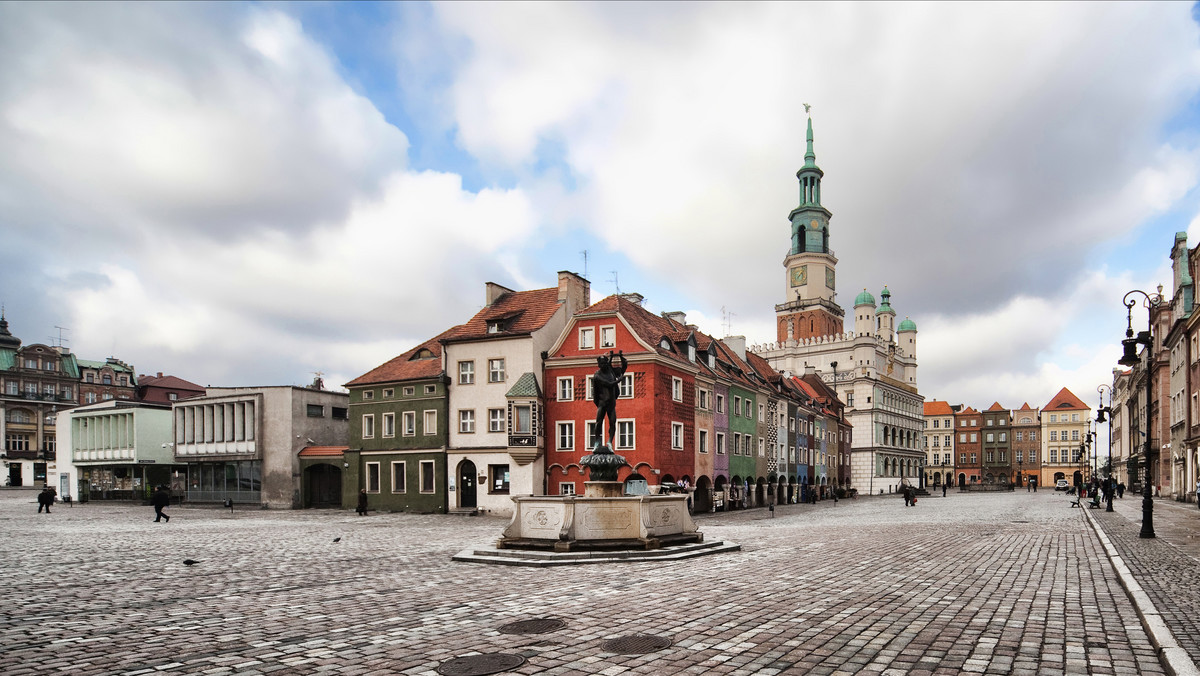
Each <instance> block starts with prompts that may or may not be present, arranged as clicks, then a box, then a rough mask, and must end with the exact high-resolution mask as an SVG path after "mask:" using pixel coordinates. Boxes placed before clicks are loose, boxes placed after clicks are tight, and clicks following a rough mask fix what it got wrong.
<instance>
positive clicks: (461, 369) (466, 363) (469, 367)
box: [458, 359, 475, 385]
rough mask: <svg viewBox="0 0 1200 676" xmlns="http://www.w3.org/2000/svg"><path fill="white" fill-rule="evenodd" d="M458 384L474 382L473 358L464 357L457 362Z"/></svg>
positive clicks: (472, 383) (471, 383)
mask: <svg viewBox="0 0 1200 676" xmlns="http://www.w3.org/2000/svg"><path fill="white" fill-rule="evenodd" d="M458 384H459V385H474V384H475V360H474V359H464V360H463V361H460V362H458Z"/></svg>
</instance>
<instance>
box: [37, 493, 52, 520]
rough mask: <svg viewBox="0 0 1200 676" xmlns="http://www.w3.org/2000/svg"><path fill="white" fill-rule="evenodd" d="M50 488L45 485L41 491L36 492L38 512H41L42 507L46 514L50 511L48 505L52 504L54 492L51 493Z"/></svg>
mask: <svg viewBox="0 0 1200 676" xmlns="http://www.w3.org/2000/svg"><path fill="white" fill-rule="evenodd" d="M50 490H51V489H50V487H49V486H46V487H45V488H43V489H42V492H41V493H38V514H41V513H42V509H43V508H44V509H45V510H46V513H47V514H49V513H50V505H53V504H54V493H51V492H50Z"/></svg>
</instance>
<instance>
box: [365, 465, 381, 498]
mask: <svg viewBox="0 0 1200 676" xmlns="http://www.w3.org/2000/svg"><path fill="white" fill-rule="evenodd" d="M366 470H367V471H366V472H364V473H363V474H364V476H363V487H364V488H366V489H367V492H368V493H370V494H372V495H375V494H377V493H379V487H380V485H381V484H382V483H383V477H381V476H379V470H380V467H379V463H378V462H368V463H367V464H366ZM372 471H373V472H374V478H375V487H374V488H371V477H372Z"/></svg>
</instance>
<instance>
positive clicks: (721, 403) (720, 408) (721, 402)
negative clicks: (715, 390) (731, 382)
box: [717, 394, 725, 413]
mask: <svg viewBox="0 0 1200 676" xmlns="http://www.w3.org/2000/svg"><path fill="white" fill-rule="evenodd" d="M724 412H725V395H723V394H718V395H717V413H724Z"/></svg>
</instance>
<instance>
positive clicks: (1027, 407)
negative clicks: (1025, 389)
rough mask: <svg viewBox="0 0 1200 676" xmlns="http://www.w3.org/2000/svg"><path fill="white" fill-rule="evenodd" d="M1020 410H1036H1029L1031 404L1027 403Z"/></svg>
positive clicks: (1030, 409)
mask: <svg viewBox="0 0 1200 676" xmlns="http://www.w3.org/2000/svg"><path fill="white" fill-rule="evenodd" d="M1019 410H1022V411H1032V410H1034V409H1032V408H1029V402H1025V403H1024V404H1021V408H1020V409H1019Z"/></svg>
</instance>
